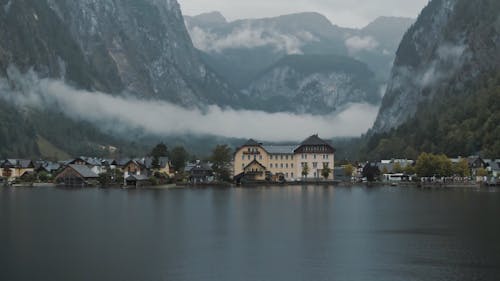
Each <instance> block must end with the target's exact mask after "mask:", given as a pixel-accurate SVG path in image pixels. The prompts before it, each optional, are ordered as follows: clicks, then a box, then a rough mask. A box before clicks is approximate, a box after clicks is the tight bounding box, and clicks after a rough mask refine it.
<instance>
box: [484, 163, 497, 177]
mask: <svg viewBox="0 0 500 281" xmlns="http://www.w3.org/2000/svg"><path fill="white" fill-rule="evenodd" d="M484 162H485V164H486V170H487V171H488V173H489V174H491V176H492V177H493V178H495V179H498V178H499V177H500V159H484Z"/></svg>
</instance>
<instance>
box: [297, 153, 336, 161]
mask: <svg viewBox="0 0 500 281" xmlns="http://www.w3.org/2000/svg"><path fill="white" fill-rule="evenodd" d="M318 156H319V155H318V154H313V159H317V158H318ZM322 157H323V160H327V159H330V155H328V154H323V155H322ZM302 159H307V154H302Z"/></svg>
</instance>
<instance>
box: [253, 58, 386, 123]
mask: <svg viewBox="0 0 500 281" xmlns="http://www.w3.org/2000/svg"><path fill="white" fill-rule="evenodd" d="M374 77H375V75H374V74H373V72H371V71H370V70H369V69H368V67H367V66H366V65H365V64H363V63H361V62H359V61H356V60H353V59H350V58H347V57H343V56H333V55H332V56H327V55H292V56H287V57H285V58H283V59H282V60H280V61H279V62H277V63H276V64H275V65H273V66H272V67H270V68H269V69H268V70H267V71H265V72H263V73H262V74H261V75H260V76H259V78H258V79H256V80H255V81H254V82H252V83H251V84H250V86H249V87H248V89H246V90H244V91H243V93H244V94H245V95H246V96H247V97H248V99H250V100H252V101H254V102H258V104H260V105H261V106H265V107H267V108H266V109H267V110H269V111H289V112H297V113H308V114H315V115H316V114H317V115H321V114H329V113H332V112H335V111H338V110H342V109H344V107H346V106H347V105H349V104H350V103H373V104H377V103H378V102H380V95H379V92H378V90H377V82H376V81H375V79H374Z"/></svg>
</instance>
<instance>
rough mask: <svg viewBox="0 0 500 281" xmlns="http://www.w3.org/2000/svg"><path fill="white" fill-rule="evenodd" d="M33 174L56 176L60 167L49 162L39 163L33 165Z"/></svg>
mask: <svg viewBox="0 0 500 281" xmlns="http://www.w3.org/2000/svg"><path fill="white" fill-rule="evenodd" d="M35 166H36V168H35V172H36V173H42V172H43V173H47V174H49V175H53V174H56V173H57V171H59V169H61V165H60V164H59V163H55V162H49V161H39V162H37V163H36V164H35Z"/></svg>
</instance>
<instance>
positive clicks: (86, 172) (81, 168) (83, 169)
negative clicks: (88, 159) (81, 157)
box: [68, 164, 99, 178]
mask: <svg viewBox="0 0 500 281" xmlns="http://www.w3.org/2000/svg"><path fill="white" fill-rule="evenodd" d="M68 167H70V168H71V169H73V170H75V171H76V172H77V173H78V174H80V176H82V177H83V178H98V177H99V176H98V175H97V174H96V173H94V172H92V170H90V169H89V167H87V166H85V165H74V164H70V165H68Z"/></svg>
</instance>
